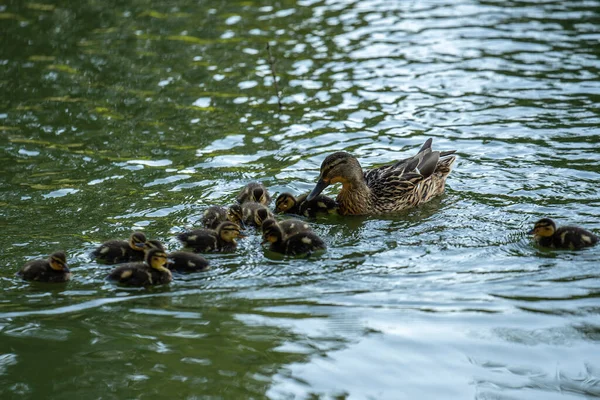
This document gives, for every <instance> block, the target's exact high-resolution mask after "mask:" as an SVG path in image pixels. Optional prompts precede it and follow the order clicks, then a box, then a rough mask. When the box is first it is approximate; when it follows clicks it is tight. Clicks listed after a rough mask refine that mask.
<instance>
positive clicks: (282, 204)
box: [275, 192, 297, 214]
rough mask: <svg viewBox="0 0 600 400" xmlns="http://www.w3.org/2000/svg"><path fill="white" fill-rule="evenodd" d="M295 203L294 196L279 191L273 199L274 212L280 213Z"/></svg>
mask: <svg viewBox="0 0 600 400" xmlns="http://www.w3.org/2000/svg"><path fill="white" fill-rule="evenodd" d="M296 203H297V200H296V197H294V195H293V194H291V193H287V192H285V193H281V194H280V195H279V196H277V199H275V212H276V213H278V214H280V213H284V212H286V211H287V210H289V209H290V208H292V207H294V206H295V205H296Z"/></svg>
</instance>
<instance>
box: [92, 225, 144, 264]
mask: <svg viewBox="0 0 600 400" xmlns="http://www.w3.org/2000/svg"><path fill="white" fill-rule="evenodd" d="M145 243H146V235H144V234H143V233H142V232H133V233H132V234H131V236H130V237H129V241H127V240H109V241H108V242H104V243H102V244H101V245H100V246H98V248H97V249H96V250H94V251H93V252H92V254H91V255H92V257H93V258H96V259H97V260H99V261H102V262H104V263H106V264H117V263H122V262H129V261H142V260H143V259H144V247H145Z"/></svg>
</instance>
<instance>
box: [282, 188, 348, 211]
mask: <svg viewBox="0 0 600 400" xmlns="http://www.w3.org/2000/svg"><path fill="white" fill-rule="evenodd" d="M308 195H309V193H305V194H301V195H300V196H298V197H295V196H294V195H293V194H291V193H287V192H285V193H281V194H280V195H279V196H277V199H275V213H277V214H280V213H285V214H296V215H303V216H305V217H315V216H316V215H317V214H319V213H331V212H335V211H336V210H337V206H338V204H337V201H335V200H334V199H332V198H331V197H327V196H325V195H323V194H319V195H317V196H315V198H314V199H312V200H311V201H306V198H307V197H308Z"/></svg>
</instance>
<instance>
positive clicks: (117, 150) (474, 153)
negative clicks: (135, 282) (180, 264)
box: [0, 0, 600, 399]
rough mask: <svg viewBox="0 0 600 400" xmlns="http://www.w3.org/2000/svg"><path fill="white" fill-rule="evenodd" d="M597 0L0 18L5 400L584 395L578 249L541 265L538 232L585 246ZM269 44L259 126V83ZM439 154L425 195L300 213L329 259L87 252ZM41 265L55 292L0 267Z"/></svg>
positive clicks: (95, 9)
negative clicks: (249, 189) (341, 160)
mask: <svg viewBox="0 0 600 400" xmlns="http://www.w3.org/2000/svg"><path fill="white" fill-rule="evenodd" d="M598 9H600V2H598V1H571V2H559V1H545V2H537V1H529V2H528V1H523V2H507V1H486V2H483V1H482V2H476V1H462V0H461V1H454V2H448V1H435V2H421V3H420V2H393V1H386V0H370V1H369V0H367V1H365V0H361V1H341V0H340V1H335V0H328V1H312V0H303V1H283V2H278V3H277V4H272V3H270V2H259V1H249V2H238V1H234V2H220V3H219V2H208V1H200V2H195V3H194V4H191V3H185V2H178V1H175V2H170V3H168V4H166V3H160V2H155V1H142V0H137V1H129V2H108V3H107V2H102V3H99V2H94V1H84V2H75V3H72V2H71V3H68V2H59V1H51V2H47V3H36V2H14V1H13V2H9V3H7V4H5V5H3V6H0V19H2V22H3V33H4V35H3V39H4V40H3V47H2V48H3V56H2V57H1V59H2V68H3V72H4V73H3V75H2V79H0V86H1V87H2V90H3V93H4V94H5V95H4V96H2V99H1V100H0V104H2V110H0V129H1V131H2V135H3V138H5V140H3V141H2V142H1V145H0V149H1V153H0V169H1V170H2V177H3V179H2V180H1V181H0V188H1V189H0V196H1V197H0V204H1V205H2V211H1V212H2V218H3V222H4V223H3V224H2V228H3V235H2V236H1V237H2V239H1V242H0V248H1V249H2V250H1V252H2V253H1V254H2V260H3V265H4V268H3V269H2V273H1V274H0V289H1V290H2V293H3V294H4V296H3V297H2V298H1V299H0V334H1V335H2V340H0V343H2V345H0V349H1V350H2V351H0V383H1V385H0V394H1V395H2V398H41V397H52V398H69V399H70V398H74V397H82V396H83V397H86V398H97V397H98V398H99V397H102V398H154V397H161V396H163V397H165V396H171V397H172V396H173V394H174V393H177V397H178V398H257V399H258V398H274V399H279V398H297V399H304V398H353V399H362V398H377V399H384V398H386V399H388V398H389V399H398V398H440V396H442V397H443V398H456V399H464V398H478V399H491V398H494V399H496V398H519V399H558V398H560V399H565V398H573V399H575V398H590V397H597V396H600V385H599V384H598V382H599V379H600V364H598V361H597V359H598V357H597V356H595V354H598V352H599V347H598V338H599V335H598V332H599V328H598V327H599V326H600V324H599V323H598V310H599V308H598V293H599V290H598V288H599V287H600V276H599V275H598V268H597V266H598V262H599V260H600V257H599V253H598V250H597V249H595V248H594V249H588V250H585V251H580V252H572V251H548V250H544V249H540V248H537V247H535V246H533V245H532V244H531V242H530V239H529V238H528V237H527V236H526V235H525V232H526V231H527V230H529V229H530V228H531V225H532V223H533V222H534V221H535V220H536V219H538V218H540V217H541V216H551V217H553V218H555V219H556V220H557V221H558V222H559V223H560V224H566V223H571V224H580V225H585V226H586V227H587V228H589V229H591V230H595V231H596V232H599V231H600V222H599V221H598V218H597V216H598V215H599V214H600V208H599V206H600V197H599V195H598V193H599V190H598V188H599V187H598V182H599V181H600V150H599V149H600V148H599V147H598V142H599V140H600V135H599V133H598V126H599V123H600V113H599V111H598V107H597V104H598V102H599V100H600V97H599V93H600V79H599V78H600V77H599V75H598V65H599V59H598V44H597V43H598V39H599V35H598V28H597V27H598V24H599V23H600V17H599V14H598V11H597V10H598ZM268 42H270V43H271V45H272V53H273V57H274V59H275V60H276V64H275V67H276V69H277V74H278V76H279V78H280V82H279V88H280V89H281V91H282V103H283V110H282V111H278V109H277V98H276V95H275V90H274V88H273V79H272V76H271V71H270V67H269V61H268V54H267V52H266V49H265V47H266V44H267V43H268ZM428 137H433V138H434V147H435V148H439V149H457V150H458V155H459V157H458V161H457V163H456V167H455V170H454V171H453V172H452V174H451V176H450V178H449V180H448V186H447V194H446V195H444V196H443V197H441V198H438V199H435V200H434V201H432V202H431V203H429V204H426V205H424V206H422V207H420V208H419V209H415V210H408V211H406V212H404V213H400V214H398V215H394V216H385V217H356V218H341V217H335V216H330V217H319V218H317V219H316V220H314V221H311V222H312V224H313V226H314V229H315V231H316V232H317V233H318V234H319V235H321V236H322V237H324V238H325V240H326V242H327V245H328V250H327V252H326V253H325V254H323V255H320V256H313V257H311V258H309V259H302V258H300V259H287V258H282V257H279V256H277V255H274V254H271V253H269V252H265V251H263V250H262V249H261V247H260V238H259V237H258V235H256V234H255V233H254V232H253V231H250V234H249V237H248V238H246V239H244V240H243V241H240V244H239V249H238V251H237V252H236V253H234V254H229V255H219V254H216V255H208V256H207V257H208V259H209V260H210V262H211V265H212V268H211V270H210V271H208V272H206V273H202V274H194V275H187V276H177V277H176V280H175V281H174V282H173V283H172V284H171V285H169V286H168V287H160V288H153V289H148V290H145V289H141V290H140V289H133V290H132V289H125V288H118V287H115V286H114V285H111V284H109V283H107V282H105V281H104V277H105V276H106V274H107V273H108V271H110V267H109V266H103V265H98V264H96V263H93V262H91V261H90V260H89V258H88V254H89V252H90V251H91V250H93V249H94V247H95V246H96V245H97V244H98V243H100V242H101V241H103V240H106V239H108V238H112V237H126V236H128V234H129V232H130V231H131V230H132V229H142V230H144V231H145V232H146V233H147V234H148V236H151V237H153V238H157V239H160V240H163V241H164V242H165V243H166V244H167V246H168V247H169V249H171V250H172V249H176V248H178V247H179V243H178V242H177V240H176V239H175V235H176V233H178V232H180V231H182V230H183V229H187V228H189V227H192V226H196V225H197V224H198V223H199V220H200V218H201V216H202V212H203V210H204V209H205V208H206V207H207V206H209V205H212V204H229V203H231V202H232V201H233V200H234V198H235V195H236V193H237V191H238V190H239V188H240V187H241V186H242V185H244V184H245V183H247V182H249V181H251V180H260V181H263V182H264V183H265V184H266V185H267V186H268V187H269V189H270V190H271V191H273V192H275V193H277V192H282V191H284V190H285V191H292V192H295V193H304V192H307V191H309V190H310V189H312V187H313V185H314V182H315V179H316V176H317V173H318V168H319V165H320V163H321V161H322V160H323V158H324V157H325V155H326V154H328V153H330V152H333V151H335V150H340V149H344V150H347V151H351V152H353V153H354V154H356V155H357V156H358V157H359V159H360V161H361V163H362V164H363V165H364V166H374V165H381V164H383V163H386V162H389V161H391V160H395V159H398V158H400V157H404V156H406V155H407V154H411V153H412V152H414V151H415V150H416V149H417V148H418V147H419V146H420V145H421V144H422V143H423V141H424V140H425V139H426V138H428ZM59 248H60V249H64V250H66V251H67V253H68V255H69V263H70V265H71V267H72V271H73V274H74V277H73V280H72V281H71V282H70V283H68V284H65V285H43V284H34V285H31V284H28V283H24V282H21V281H19V280H17V279H15V278H14V276H13V274H14V272H15V271H17V270H18V268H19V267H20V266H21V265H22V264H23V262H24V261H25V260H27V259H31V258H34V257H45V256H46V255H47V254H48V253H50V252H51V251H53V250H55V249H59Z"/></svg>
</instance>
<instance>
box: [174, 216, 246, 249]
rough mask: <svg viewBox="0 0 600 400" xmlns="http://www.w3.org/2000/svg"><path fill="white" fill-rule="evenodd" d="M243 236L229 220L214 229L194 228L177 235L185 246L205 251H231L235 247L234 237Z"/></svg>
mask: <svg viewBox="0 0 600 400" xmlns="http://www.w3.org/2000/svg"><path fill="white" fill-rule="evenodd" d="M241 237H244V235H242V233H241V232H240V227H239V226H238V225H237V224H234V223H233V222H231V221H225V222H222V223H221V224H220V225H219V226H218V227H217V229H216V230H212V229H195V230H193V231H189V232H183V233H180V234H179V235H177V239H179V240H181V241H182V242H183V244H184V245H185V246H186V247H190V248H193V249H194V251H195V252H198V253H207V252H211V251H219V252H232V251H234V250H235V249H236V247H237V243H236V241H235V239H236V238H241Z"/></svg>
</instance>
